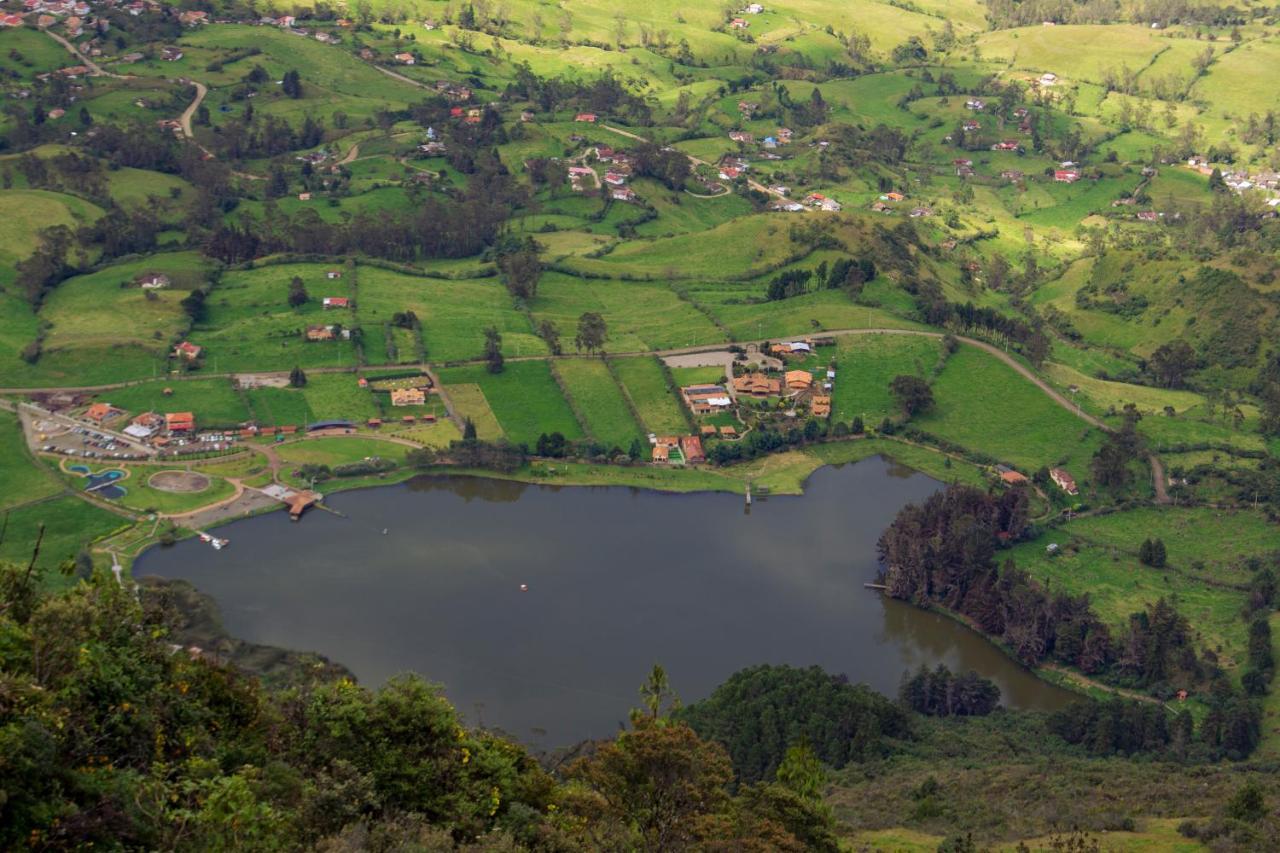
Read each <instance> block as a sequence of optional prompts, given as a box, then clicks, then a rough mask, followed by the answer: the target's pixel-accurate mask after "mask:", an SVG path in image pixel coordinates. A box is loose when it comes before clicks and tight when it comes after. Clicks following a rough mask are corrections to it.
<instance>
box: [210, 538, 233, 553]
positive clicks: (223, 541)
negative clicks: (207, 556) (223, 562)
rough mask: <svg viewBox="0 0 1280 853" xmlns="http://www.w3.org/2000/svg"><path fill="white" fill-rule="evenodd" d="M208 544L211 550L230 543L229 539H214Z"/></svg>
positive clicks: (219, 548) (219, 549)
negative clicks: (211, 547)
mask: <svg viewBox="0 0 1280 853" xmlns="http://www.w3.org/2000/svg"><path fill="white" fill-rule="evenodd" d="M209 544H210V545H212V546H213V550H215V551H221V550H222V549H223V548H225V547H227V546H228V545H230V544H231V540H230V539H214V540H213V541H212V542H210V543H209Z"/></svg>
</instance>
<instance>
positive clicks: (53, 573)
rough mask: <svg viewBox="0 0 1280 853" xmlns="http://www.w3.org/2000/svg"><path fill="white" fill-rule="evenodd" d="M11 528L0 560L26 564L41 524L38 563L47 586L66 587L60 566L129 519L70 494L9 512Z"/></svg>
mask: <svg viewBox="0 0 1280 853" xmlns="http://www.w3.org/2000/svg"><path fill="white" fill-rule="evenodd" d="M8 521H9V527H8V531H7V533H6V535H5V538H4V542H3V543H0V560H5V561H11V562H15V563H21V564H23V565H26V563H27V562H28V561H30V559H31V549H32V547H33V546H34V544H35V541H36V536H37V535H38V533H39V530H40V527H41V525H43V526H44V541H43V543H42V544H41V547H40V556H39V558H38V559H37V560H36V566H37V567H38V568H39V569H40V570H41V571H42V572H43V575H44V577H43V582H44V584H45V586H47V587H53V588H57V587H62V586H66V585H68V584H69V583H70V580H69V579H68V578H66V577H65V576H64V575H62V574H61V573H60V572H59V571H58V567H59V566H60V565H61V564H62V563H63V562H64V561H66V560H69V559H71V558H73V557H75V555H76V554H77V552H79V551H80V550H81V549H82V548H86V547H88V546H89V544H90V543H91V542H93V541H94V540H96V539H100V538H101V537H103V536H106V535H107V534H109V533H112V532H113V531H115V530H118V529H120V528H121V527H122V526H124V525H125V524H127V523H128V522H127V521H126V520H125V519H123V518H121V517H120V516H118V515H114V514H113V513H111V512H108V511H107V510H105V509H100V508H98V507H96V506H94V505H93V504H90V503H88V502H87V501H84V500H81V499H80V498H78V497H74V496H71V495H68V496H66V497H62V498H56V499H54V500H51V501H44V502H43V503H38V504H31V505H30V506H24V507H20V508H18V509H15V510H13V511H12V512H10V513H9V514H8Z"/></svg>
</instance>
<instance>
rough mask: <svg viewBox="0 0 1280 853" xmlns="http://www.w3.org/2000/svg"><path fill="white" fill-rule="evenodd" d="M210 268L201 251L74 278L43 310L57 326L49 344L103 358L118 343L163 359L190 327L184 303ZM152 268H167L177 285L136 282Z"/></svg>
mask: <svg viewBox="0 0 1280 853" xmlns="http://www.w3.org/2000/svg"><path fill="white" fill-rule="evenodd" d="M207 268H208V267H207V265H206V264H205V262H204V261H203V260H202V259H201V258H200V257H199V256H198V255H196V254H194V253H189V252H181V253H176V254H166V255H156V256H153V257H150V258H147V259H145V260H142V261H132V262H129V263H125V264H118V265H115V266H110V267H107V268H105V269H102V270H100V271H98V272H94V273H89V274H87V275H81V276H75V277H74V278H70V279H68V280H66V281H64V282H62V284H60V285H58V287H57V288H55V289H54V291H53V292H52V293H51V294H50V295H49V297H48V298H47V299H46V300H45V304H44V306H43V307H42V308H41V310H40V317H41V319H43V320H45V321H46V322H48V323H50V324H51V328H50V330H49V333H48V335H47V336H46V338H45V347H46V348H47V349H50V350H62V351H65V352H68V353H71V352H75V351H85V355H86V357H94V356H97V357H101V355H102V353H103V352H104V351H106V350H109V349H111V348H113V347H120V346H128V347H137V348H139V349H142V350H145V351H149V352H151V353H152V354H153V355H154V356H156V357H161V356H163V355H164V354H165V353H166V351H167V349H168V347H169V343H170V342H171V341H172V340H174V339H175V338H177V337H178V336H179V335H180V334H181V333H182V331H183V330H184V329H185V328H186V325H187V317H186V315H185V313H184V312H183V310H182V307H181V306H180V305H179V304H178V303H179V302H181V301H182V299H183V298H184V297H186V295H187V293H188V291H189V289H190V288H191V287H194V286H196V285H199V284H202V283H203V281H204V274H205V270H206V269H207ZM149 272H163V273H165V274H167V275H169V276H170V278H171V279H172V280H173V284H172V285H171V286H170V287H167V288H164V289H163V290H156V291H145V290H143V289H142V288H140V287H137V286H135V285H134V284H133V281H134V279H136V278H137V277H138V276H140V275H143V274H144V273H149ZM127 378H134V377H127Z"/></svg>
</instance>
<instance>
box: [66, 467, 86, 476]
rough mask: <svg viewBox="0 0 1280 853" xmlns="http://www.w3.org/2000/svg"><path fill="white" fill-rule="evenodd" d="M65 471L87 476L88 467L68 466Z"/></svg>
mask: <svg viewBox="0 0 1280 853" xmlns="http://www.w3.org/2000/svg"><path fill="white" fill-rule="evenodd" d="M67 470H68V471H74V472H75V473H77V474H88V473H89V466H88V465H68V466H67Z"/></svg>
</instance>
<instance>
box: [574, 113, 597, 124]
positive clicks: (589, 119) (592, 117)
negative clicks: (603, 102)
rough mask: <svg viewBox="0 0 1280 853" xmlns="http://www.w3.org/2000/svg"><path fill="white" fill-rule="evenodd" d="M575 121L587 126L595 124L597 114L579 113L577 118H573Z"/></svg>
mask: <svg viewBox="0 0 1280 853" xmlns="http://www.w3.org/2000/svg"><path fill="white" fill-rule="evenodd" d="M573 120H574V121H585V122H586V123H587V124H595V123H596V114H595V113H578V114H577V115H576V116H574V117H573Z"/></svg>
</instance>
